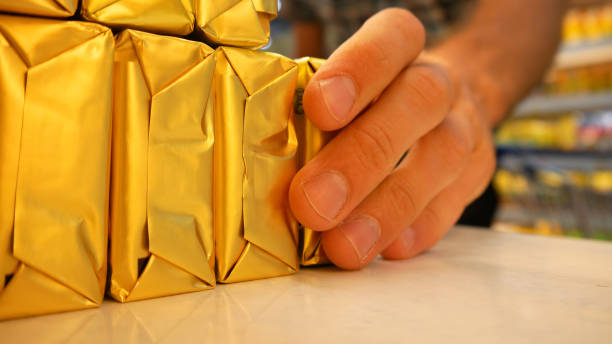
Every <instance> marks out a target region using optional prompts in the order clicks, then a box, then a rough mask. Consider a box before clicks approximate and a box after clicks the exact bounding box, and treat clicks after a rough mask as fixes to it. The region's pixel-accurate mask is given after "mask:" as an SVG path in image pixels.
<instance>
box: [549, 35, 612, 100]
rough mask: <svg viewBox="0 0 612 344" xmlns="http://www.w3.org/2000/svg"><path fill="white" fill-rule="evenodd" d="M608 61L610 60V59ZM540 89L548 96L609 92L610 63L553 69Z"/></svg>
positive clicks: (611, 74)
mask: <svg viewBox="0 0 612 344" xmlns="http://www.w3.org/2000/svg"><path fill="white" fill-rule="evenodd" d="M610 44H612V43H610ZM610 59H611V60H612V57H610ZM542 88H543V89H542V91H543V92H544V93H546V94H550V95H556V94H570V93H588V92H602V91H608V90H611V89H612V61H611V62H604V63H599V64H595V65H586V66H578V67H573V68H564V69H553V70H551V71H550V72H549V73H548V75H547V76H546V78H545V79H544V80H543V85H542Z"/></svg>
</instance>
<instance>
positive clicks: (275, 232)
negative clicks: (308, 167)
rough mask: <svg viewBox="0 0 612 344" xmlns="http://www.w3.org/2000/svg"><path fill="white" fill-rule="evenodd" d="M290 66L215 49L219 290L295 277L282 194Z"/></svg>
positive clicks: (288, 148) (290, 156)
mask: <svg viewBox="0 0 612 344" xmlns="http://www.w3.org/2000/svg"><path fill="white" fill-rule="evenodd" d="M296 81H297V65H296V64H295V62H293V61H292V60H290V59H287V58H285V57H282V56H280V55H276V54H272V53H265V52H258V51H251V50H245V49H238V48H228V47H222V48H219V49H217V70H216V74H215V90H216V92H215V95H216V96H215V104H216V106H215V108H216V109H217V116H215V136H216V137H217V145H216V146H215V162H214V166H215V191H214V195H215V196H214V197H215V200H214V207H215V238H216V252H217V280H218V281H220V282H223V283H231V282H239V281H246V280H253V279H259V278H267V277H275V276H281V275H287V274H291V273H294V272H295V271H296V270H297V269H298V266H299V263H298V257H297V241H298V238H297V223H296V221H295V220H294V219H293V217H292V215H291V212H290V210H289V206H288V200H287V198H288V188H289V183H290V182H291V179H292V178H293V176H294V174H295V172H296V169H297V160H296V158H297V157H296V152H297V138H296V134H295V128H294V123H293V113H292V110H291V108H292V104H293V95H294V91H295V85H296Z"/></svg>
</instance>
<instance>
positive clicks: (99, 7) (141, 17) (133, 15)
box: [0, 0, 216, 35]
mask: <svg viewBox="0 0 612 344" xmlns="http://www.w3.org/2000/svg"><path fill="white" fill-rule="evenodd" d="M0 1H2V0H0ZM11 1H12V0H11ZM209 1H215V2H216V0H209ZM81 15H82V16H83V18H85V20H89V21H94V22H98V23H101V24H104V25H107V26H110V27H112V28H120V29H123V28H132V29H138V30H143V31H148V32H155V33H160V34H169V35H187V34H189V33H191V32H192V31H193V29H194V26H195V12H194V0H146V1H143V0H83V5H82V7H81Z"/></svg>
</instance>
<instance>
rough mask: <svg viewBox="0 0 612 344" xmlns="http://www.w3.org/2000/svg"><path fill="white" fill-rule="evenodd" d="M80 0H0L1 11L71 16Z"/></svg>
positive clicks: (59, 16) (48, 15)
mask: <svg viewBox="0 0 612 344" xmlns="http://www.w3.org/2000/svg"><path fill="white" fill-rule="evenodd" d="M79 1H80V0H0V12H9V13H18V14H29V15H34V16H43V17H58V18H65V17H71V16H73V15H74V13H75V12H76V10H77V7H78V6H79Z"/></svg>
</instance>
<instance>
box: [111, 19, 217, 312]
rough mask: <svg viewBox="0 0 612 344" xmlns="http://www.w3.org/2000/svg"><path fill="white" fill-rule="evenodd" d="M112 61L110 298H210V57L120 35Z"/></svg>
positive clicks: (155, 39) (186, 46) (165, 41)
mask: <svg viewBox="0 0 612 344" xmlns="http://www.w3.org/2000/svg"><path fill="white" fill-rule="evenodd" d="M116 51H117V52H116V55H115V111H114V115H113V162H112V176H113V177H112V191H111V195H112V199H111V235H110V241H111V252H110V264H111V271H112V273H111V285H110V292H111V295H112V296H113V297H114V298H115V299H117V300H119V301H122V302H126V301H133V300H140V299H146V298H152V297H158V296H165V295H171V294H178V293H185V292H192V291H198V290H204V289H209V288H211V287H212V286H214V284H215V276H214V264H215V262H214V259H215V257H214V234H213V217H212V215H213V209H212V197H213V196H212V188H213V142H214V129H213V96H212V80H213V75H214V70H215V54H214V50H212V49H211V48H209V47H208V46H206V45H204V44H202V43H198V42H192V41H187V40H184V39H180V38H175V37H167V36H158V35H155V34H150V33H145V32H140V31H133V30H126V31H124V32H122V33H121V34H120V35H119V36H118V39H117V49H116Z"/></svg>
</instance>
